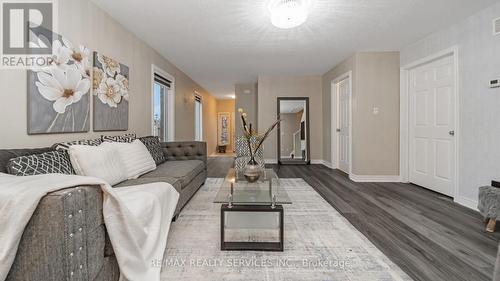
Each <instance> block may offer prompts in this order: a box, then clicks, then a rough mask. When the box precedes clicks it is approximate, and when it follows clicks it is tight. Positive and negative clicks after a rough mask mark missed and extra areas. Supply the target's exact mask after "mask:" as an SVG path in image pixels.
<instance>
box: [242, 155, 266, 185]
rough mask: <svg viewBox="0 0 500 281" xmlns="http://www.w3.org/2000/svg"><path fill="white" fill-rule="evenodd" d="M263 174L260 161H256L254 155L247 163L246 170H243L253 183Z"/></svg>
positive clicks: (246, 177)
mask: <svg viewBox="0 0 500 281" xmlns="http://www.w3.org/2000/svg"><path fill="white" fill-rule="evenodd" d="M261 174H262V169H261V168H260V165H259V163H257V161H255V158H254V157H253V156H252V158H251V159H250V161H249V162H248V164H247V165H246V167H245V170H244V171H243V175H244V176H245V179H246V180H247V181H248V182H250V183H252V182H256V181H258V180H259V178H260V175H261Z"/></svg>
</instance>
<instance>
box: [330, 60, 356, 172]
mask: <svg viewBox="0 0 500 281" xmlns="http://www.w3.org/2000/svg"><path fill="white" fill-rule="evenodd" d="M349 71H351V72H352V76H353V79H352V88H353V91H352V93H353V97H352V98H353V101H354V100H355V99H356V95H355V94H356V56H355V55H353V56H351V57H350V58H348V59H346V60H345V61H343V62H342V63H340V64H338V65H337V66H336V67H334V68H333V69H332V70H330V71H328V72H327V73H325V74H324V75H323V78H322V84H323V160H325V161H326V162H329V163H332V149H331V148H332V138H331V136H332V130H331V128H332V121H333V123H334V124H337V116H336V114H334V115H333V120H332V81H333V80H335V79H337V78H338V77H340V76H342V75H344V74H346V73H348V72H349ZM333 112H334V113H336V109H335V108H334V109H333ZM334 141H336V140H334Z"/></svg>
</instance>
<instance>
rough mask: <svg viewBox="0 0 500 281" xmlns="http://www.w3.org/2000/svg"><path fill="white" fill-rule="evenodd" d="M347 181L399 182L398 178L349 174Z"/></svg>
mask: <svg viewBox="0 0 500 281" xmlns="http://www.w3.org/2000/svg"><path fill="white" fill-rule="evenodd" d="M349 179H351V180H352V181H354V182H401V177H400V176H391V175H388V176H385V175H373V176H367V175H355V174H352V173H351V174H350V175H349Z"/></svg>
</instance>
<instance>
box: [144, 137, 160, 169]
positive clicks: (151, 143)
mask: <svg viewBox="0 0 500 281" xmlns="http://www.w3.org/2000/svg"><path fill="white" fill-rule="evenodd" d="M139 139H140V140H141V141H142V143H143V144H144V145H145V146H146V147H147V149H148V151H149V153H150V154H151V157H153V159H154V160H155V163H156V165H160V164H161V163H163V162H165V161H167V159H166V158H165V154H164V153H163V148H162V147H161V144H160V139H159V138H158V137H153V136H150V137H142V138H139Z"/></svg>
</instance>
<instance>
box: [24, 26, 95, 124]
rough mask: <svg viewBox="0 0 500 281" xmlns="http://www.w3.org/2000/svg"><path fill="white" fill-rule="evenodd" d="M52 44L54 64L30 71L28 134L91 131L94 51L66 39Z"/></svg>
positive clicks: (59, 38) (61, 38)
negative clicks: (92, 52) (91, 55)
mask: <svg viewBox="0 0 500 281" xmlns="http://www.w3.org/2000/svg"><path fill="white" fill-rule="evenodd" d="M55 38H57V39H56V40H54V42H52V57H51V64H50V65H49V66H47V67H44V68H39V69H36V70H32V71H28V133H29V134H51V133H76V132H88V131H89V129H90V88H91V80H90V70H91V67H90V66H91V61H90V54H91V53H90V51H89V49H87V48H86V47H84V46H81V45H73V44H72V43H71V42H70V41H69V40H67V39H66V38H63V37H62V36H56V37H55Z"/></svg>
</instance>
